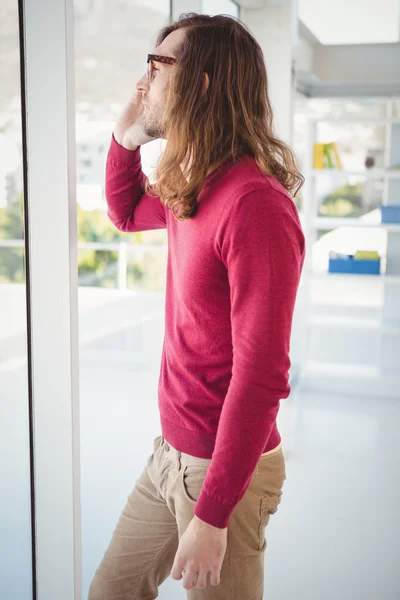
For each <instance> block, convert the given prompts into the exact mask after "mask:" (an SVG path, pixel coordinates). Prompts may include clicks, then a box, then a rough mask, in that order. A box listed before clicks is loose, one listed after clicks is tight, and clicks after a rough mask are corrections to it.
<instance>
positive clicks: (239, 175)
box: [225, 156, 294, 205]
mask: <svg viewBox="0 0 400 600" xmlns="http://www.w3.org/2000/svg"><path fill="white" fill-rule="evenodd" d="M227 175H228V176H227V177H226V178H225V186H226V192H227V194H229V196H230V197H231V199H232V200H233V202H234V203H235V204H236V203H237V202H241V201H242V200H245V199H246V198H251V197H252V196H253V195H254V196H255V195H257V197H261V198H265V200H266V201H268V199H269V198H271V199H272V198H274V200H279V201H282V203H283V204H286V203H287V202H288V201H289V204H290V205H294V201H293V198H292V197H291V195H290V194H289V192H288V191H287V190H286V189H285V188H284V186H283V185H282V184H281V182H280V181H279V180H278V179H277V178H276V177H275V176H274V175H271V174H268V173H264V172H262V171H261V169H260V167H259V166H258V164H257V162H256V160H255V159H254V158H252V157H251V156H246V157H244V158H243V159H241V160H240V161H238V162H237V163H235V164H233V165H232V166H231V168H230V170H229V173H228V174H227Z"/></svg>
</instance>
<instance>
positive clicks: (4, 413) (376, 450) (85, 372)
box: [0, 293, 400, 600]
mask: <svg viewBox="0 0 400 600" xmlns="http://www.w3.org/2000/svg"><path fill="white" fill-rule="evenodd" d="M108 296H109V295H107V298H106V299H104V302H103V303H102V304H101V306H97V304H98V302H97V299H96V298H95V299H94V300H93V302H94V303H95V304H96V306H97V308H96V310H94V308H93V307H92V305H91V304H90V302H91V294H89V295H88V294H86V295H83V293H82V298H83V300H85V299H86V304H84V303H83V302H81V306H80V308H81V313H84V316H82V314H81V321H80V331H81V363H80V366H81V374H80V379H81V394H80V395H81V473H82V526H83V531H82V536H83V537H82V542H83V549H82V550H83V564H82V567H83V599H84V600H85V598H86V597H87V590H88V587H89V584H90V580H91V578H92V576H93V574H94V571H95V569H96V567H97V565H98V563H99V562H100V560H101V558H102V556H103V553H104V551H105V549H106V547H107V544H108V541H109V539H110V536H111V534H112V531H113V528H114V526H115V523H116V520H117V519H118V516H119V514H120V511H121V510H122V508H123V506H124V504H125V501H126V497H127V495H128V494H129V492H130V490H131V489H132V487H133V486H134V484H135V481H136V479H137V477H138V476H139V475H140V473H141V471H142V469H143V466H144V464H145V461H146V459H147V457H148V455H149V454H150V453H151V451H152V441H153V438H154V437H155V436H157V435H158V434H159V433H160V428H159V420H158V412H157V383H158V374H159V359H160V353H161V347H162V334H163V299H162V297H161V296H160V297H156V295H154V298H153V297H152V298H142V297H141V296H140V295H138V296H137V297H135V302H136V304H134V305H132V304H131V299H130V297H128V295H127V297H125V296H123V297H121V298H118V303H119V304H118V310H116V309H115V306H116V305H114V304H113V301H114V300H113V299H112V298H111V300H112V301H111V300H110V299H109V298H108ZM115 301H117V300H115ZM5 314H8V311H6V312H5ZM10 314H11V313H10ZM110 315H111V316H110ZM112 319H114V320H112ZM20 322H21V323H22V322H23V319H22V318H21V319H20ZM3 333H4V332H3ZM1 335H2V334H1V332H0V336H1ZM21 336H22V337H21ZM21 336H20V337H21V340H20V341H19V342H18V344H17V343H16V344H15V345H14V346H13V345H10V344H7V345H4V344H3V346H2V348H3V352H4V349H5V348H7V349H8V351H9V353H11V354H10V356H9V362H8V366H7V365H6V368H4V365H3V368H2V369H0V482H1V485H0V598H1V599H3V598H4V599H5V600H29V599H30V598H31V593H30V584H29V580H30V577H31V574H30V522H29V516H30V513H29V509H30V490H29V461H28V456H29V445H28V437H27V431H28V426H27V385H26V381H27V373H26V365H25V366H24V364H23V361H22V363H21V362H19V361H17V360H15V358H16V357H17V355H18V352H20V347H23V346H24V339H23V334H22V333H21ZM11 351H13V353H12V352H11ZM399 423H400V391H399V396H398V397H397V398H394V397H393V398H384V397H372V396H369V397H360V396H358V397H357V396H354V395H353V396H350V395H347V396H346V395H339V396H333V395H327V394H302V393H301V392H299V391H298V390H297V391H296V392H295V393H293V394H292V396H291V398H289V399H288V400H284V401H282V403H281V412H280V416H279V425H280V430H281V433H282V437H283V443H284V449H285V454H286V459H287V481H286V484H285V489H284V497H283V501H282V504H281V507H280V509H279V511H278V513H277V514H276V515H274V517H273V518H272V519H271V523H270V525H269V527H268V530H267V538H268V542H269V546H268V549H267V552H266V583H265V599H266V600H331V599H332V600H333V599H335V600H339V599H340V600H397V599H399V598H400V574H399V573H400V571H399V569H398V566H399V562H400V560H399V559H400V543H399V539H400V516H399V513H400V510H399V508H400V483H399V473H400V446H399V437H400V436H399V434H398V431H399ZM159 598H160V600H184V598H185V593H184V590H183V588H182V587H181V584H180V583H177V582H174V581H172V580H168V581H167V582H166V583H165V584H163V586H162V587H161V589H160V595H159ZM243 600H246V599H243Z"/></svg>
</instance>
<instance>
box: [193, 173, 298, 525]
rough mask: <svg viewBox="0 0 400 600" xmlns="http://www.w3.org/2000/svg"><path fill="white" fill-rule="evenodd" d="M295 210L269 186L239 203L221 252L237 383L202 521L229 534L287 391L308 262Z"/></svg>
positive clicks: (200, 509) (199, 509)
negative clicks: (295, 316) (295, 312)
mask: <svg viewBox="0 0 400 600" xmlns="http://www.w3.org/2000/svg"><path fill="white" fill-rule="evenodd" d="M304 251H305V249H304V236H303V233H302V230H301V226H300V222H299V218H298V214H297V210H296V208H295V206H294V204H293V202H292V200H291V199H290V198H289V197H288V196H286V195H285V194H284V193H282V192H280V191H277V190H276V189H274V188H273V187H272V186H269V184H267V185H266V186H265V188H263V189H260V190H257V191H254V192H251V193H249V194H247V195H246V196H244V197H242V198H241V199H240V201H239V203H238V205H237V207H236V210H235V214H233V216H232V220H231V223H230V229H229V230H228V232H227V234H226V238H225V239H224V242H223V245H222V259H223V260H224V262H225V264H226V267H227V270H228V277H229V283H230V299H231V325H232V342H233V369H232V379H231V382H230V386H229V389H228V392H227V395H226V398H225V401H224V405H223V408H222V413H221V418H220V422H219V426H218V432H217V439H216V445H215V449H214V453H213V457H212V461H211V464H210V467H209V471H208V473H207V477H206V479H205V482H204V485H203V489H202V492H201V495H200V497H199V499H198V501H197V503H196V507H195V514H196V516H197V517H198V518H200V519H201V520H203V521H205V522H206V523H208V524H210V525H214V526H215V527H220V528H225V527H227V525H228V522H229V518H230V515H231V514H232V512H233V509H234V508H235V506H236V505H237V504H238V502H239V501H240V500H241V498H242V497H243V495H244V493H245V492H246V490H247V488H248V486H249V483H250V479H251V477H252V474H253V472H254V470H255V467H256V465H257V462H258V460H259V459H260V456H261V454H262V453H263V451H264V448H265V446H266V444H267V442H268V439H269V436H270V433H271V430H272V427H273V425H274V422H275V420H276V416H277V413H278V409H279V402H280V400H281V399H282V398H286V397H287V396H288V395H289V392H290V386H289V367H290V359H289V346H290V335H291V326H292V318H293V310H294V304H295V299H296V294H297V289H298V285H299V280H300V275H301V269H302V265H303V260H304Z"/></svg>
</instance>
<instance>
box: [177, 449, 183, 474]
mask: <svg viewBox="0 0 400 600" xmlns="http://www.w3.org/2000/svg"><path fill="white" fill-rule="evenodd" d="M177 458H178V471H180V470H181V466H182V459H181V453H180V451H179V450H178V457H177Z"/></svg>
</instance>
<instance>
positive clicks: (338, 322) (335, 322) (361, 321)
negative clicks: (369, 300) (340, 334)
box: [308, 315, 381, 331]
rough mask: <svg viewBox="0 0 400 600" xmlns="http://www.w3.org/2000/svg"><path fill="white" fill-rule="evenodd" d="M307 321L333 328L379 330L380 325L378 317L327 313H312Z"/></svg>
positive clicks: (311, 323)
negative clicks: (330, 314)
mask: <svg viewBox="0 0 400 600" xmlns="http://www.w3.org/2000/svg"><path fill="white" fill-rule="evenodd" d="M308 323H309V324H310V325H318V326H319V327H321V326H322V327H334V328H335V329H336V328H337V327H348V328H349V329H363V330H365V329H373V330H374V331H377V330H379V328H380V325H381V323H380V321H379V319H372V318H366V317H342V316H340V317H338V316H328V315H312V316H310V317H308Z"/></svg>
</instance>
